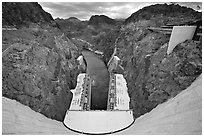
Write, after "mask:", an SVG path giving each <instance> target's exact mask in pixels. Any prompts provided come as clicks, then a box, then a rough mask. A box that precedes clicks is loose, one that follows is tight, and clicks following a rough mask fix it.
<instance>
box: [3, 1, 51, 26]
mask: <svg viewBox="0 0 204 137" xmlns="http://www.w3.org/2000/svg"><path fill="white" fill-rule="evenodd" d="M51 21H53V18H52V16H51V14H49V13H47V12H45V11H44V10H43V9H42V7H41V6H40V5H39V4H38V3H37V2H3V3H2V24H3V26H4V25H9V26H10V25H11V26H17V27H18V26H25V25H28V24H29V23H31V22H35V23H43V22H51Z"/></svg>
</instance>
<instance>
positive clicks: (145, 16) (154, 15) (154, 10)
mask: <svg viewBox="0 0 204 137" xmlns="http://www.w3.org/2000/svg"><path fill="white" fill-rule="evenodd" d="M201 17H202V13H199V12H197V11H195V10H193V9H191V8H187V7H184V6H180V5H178V4H177V5H175V4H170V5H167V4H155V5H151V6H147V7H144V8H142V9H141V10H139V11H137V12H135V13H133V14H132V15H131V16H130V17H128V18H127V19H126V20H125V23H126V24H127V23H130V22H137V21H139V20H150V19H151V20H156V19H158V18H159V19H160V20H157V22H158V23H166V22H171V23H173V22H174V23H175V19H176V21H179V22H182V21H185V20H186V19H187V18H193V19H197V18H199V19H200V18H201Z"/></svg>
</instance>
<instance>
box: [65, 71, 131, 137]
mask: <svg viewBox="0 0 204 137" xmlns="http://www.w3.org/2000/svg"><path fill="white" fill-rule="evenodd" d="M87 76H88V75H87V74H79V76H78V79H77V86H76V89H74V90H72V93H73V99H72V102H71V106H70V108H69V110H67V113H66V116H65V119H64V125H65V126H66V127H67V128H68V129H70V130H73V131H75V132H79V133H86V134H107V133H113V132H117V131H119V130H122V129H124V128H127V127H128V126H130V125H131V124H132V123H133V122H134V118H133V112H132V110H130V109H129V101H130V98H129V96H128V93H127V86H126V81H125V79H124V77H123V75H121V74H112V75H111V78H110V87H109V94H108V100H107V102H108V105H107V110H90V107H89V106H90V105H91V104H90V103H91V102H90V101H88V100H90V97H91V96H90V94H91V89H90V88H87V90H88V92H87V91H86V90H84V89H86V86H85V85H87V84H89V83H91V82H90V81H87V79H86V77H87ZM89 85H90V84H89ZM86 92H87V93H88V95H86V94H85V93H86ZM86 97H88V98H87V99H84V98H86ZM86 100H87V101H86ZM87 102H88V103H87Z"/></svg>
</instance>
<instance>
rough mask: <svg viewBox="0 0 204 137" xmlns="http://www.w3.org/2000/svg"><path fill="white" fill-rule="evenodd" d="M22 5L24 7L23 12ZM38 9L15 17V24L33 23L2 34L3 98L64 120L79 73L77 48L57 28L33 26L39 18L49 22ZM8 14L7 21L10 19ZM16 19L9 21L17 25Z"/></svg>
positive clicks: (17, 9) (4, 31)
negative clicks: (31, 20) (71, 90)
mask: <svg viewBox="0 0 204 137" xmlns="http://www.w3.org/2000/svg"><path fill="white" fill-rule="evenodd" d="M3 5H4V6H3V10H5V9H9V8H10V5H16V6H14V11H19V10H26V9H27V8H29V6H32V8H35V7H38V5H37V6H36V4H35V3H34V4H33V3H6V4H5V3H4V4H3ZM7 5H8V7H5V6H7ZM25 5H26V6H27V8H26V9H22V8H23V7H24V6H25ZM39 7H40V6H39ZM32 8H31V9H32ZM27 10H28V9H27ZM33 10H34V9H33ZM39 10H40V11H39ZM39 10H38V9H37V8H36V9H35V10H34V11H33V12H34V13H33V12H29V11H28V13H27V14H26V16H25V18H21V16H16V19H15V20H17V21H18V22H17V23H22V22H27V21H30V20H29V18H32V19H33V22H30V23H29V25H28V24H27V25H28V27H27V26H21V28H19V29H17V30H12V31H10V30H3V32H2V33H3V35H2V37H3V38H2V39H3V40H2V41H3V52H2V95H3V96H4V97H7V98H10V99H15V100H17V101H19V102H20V103H22V104H24V105H26V106H29V107H30V108H31V109H33V110H34V111H36V112H39V113H42V114H44V115H45V116H46V117H48V118H52V119H55V120H59V121H63V119H64V115H65V113H66V110H67V109H68V108H69V105H70V103H71V99H72V93H71V92H70V89H74V88H75V86H76V78H77V75H78V73H79V70H78V67H77V62H76V58H77V57H78V48H77V47H76V46H75V45H74V44H73V43H72V42H71V41H70V40H69V39H68V38H67V37H66V36H65V35H64V34H63V33H62V32H61V30H59V29H58V28H57V27H55V26H52V25H51V24H50V23H39V22H38V23H35V21H40V20H41V17H42V19H43V20H44V21H49V20H48V19H49V18H48V19H46V18H43V15H44V14H42V11H41V9H40V8H39ZM7 15H8V16H7V18H8V19H10V18H12V16H13V14H7ZM23 17H24V16H23ZM28 17H29V18H28ZM35 17H36V18H35ZM37 18H38V19H39V20H38V19H37ZM15 20H10V21H12V23H16V22H13V21H15ZM50 20H52V17H50ZM10 23H11V22H10Z"/></svg>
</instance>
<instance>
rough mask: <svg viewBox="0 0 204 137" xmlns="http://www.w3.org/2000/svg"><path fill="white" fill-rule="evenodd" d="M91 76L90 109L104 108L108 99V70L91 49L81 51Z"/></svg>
mask: <svg viewBox="0 0 204 137" xmlns="http://www.w3.org/2000/svg"><path fill="white" fill-rule="evenodd" d="M82 55H83V56H84V59H85V60H86V62H87V73H88V74H89V75H90V76H91V79H93V81H92V87H91V110H106V109H107V100H108V87H109V72H108V69H107V67H106V65H105V63H104V62H103V61H102V60H101V59H100V58H98V57H97V55H96V54H94V53H93V52H91V51H88V50H84V51H83V52H82Z"/></svg>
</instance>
